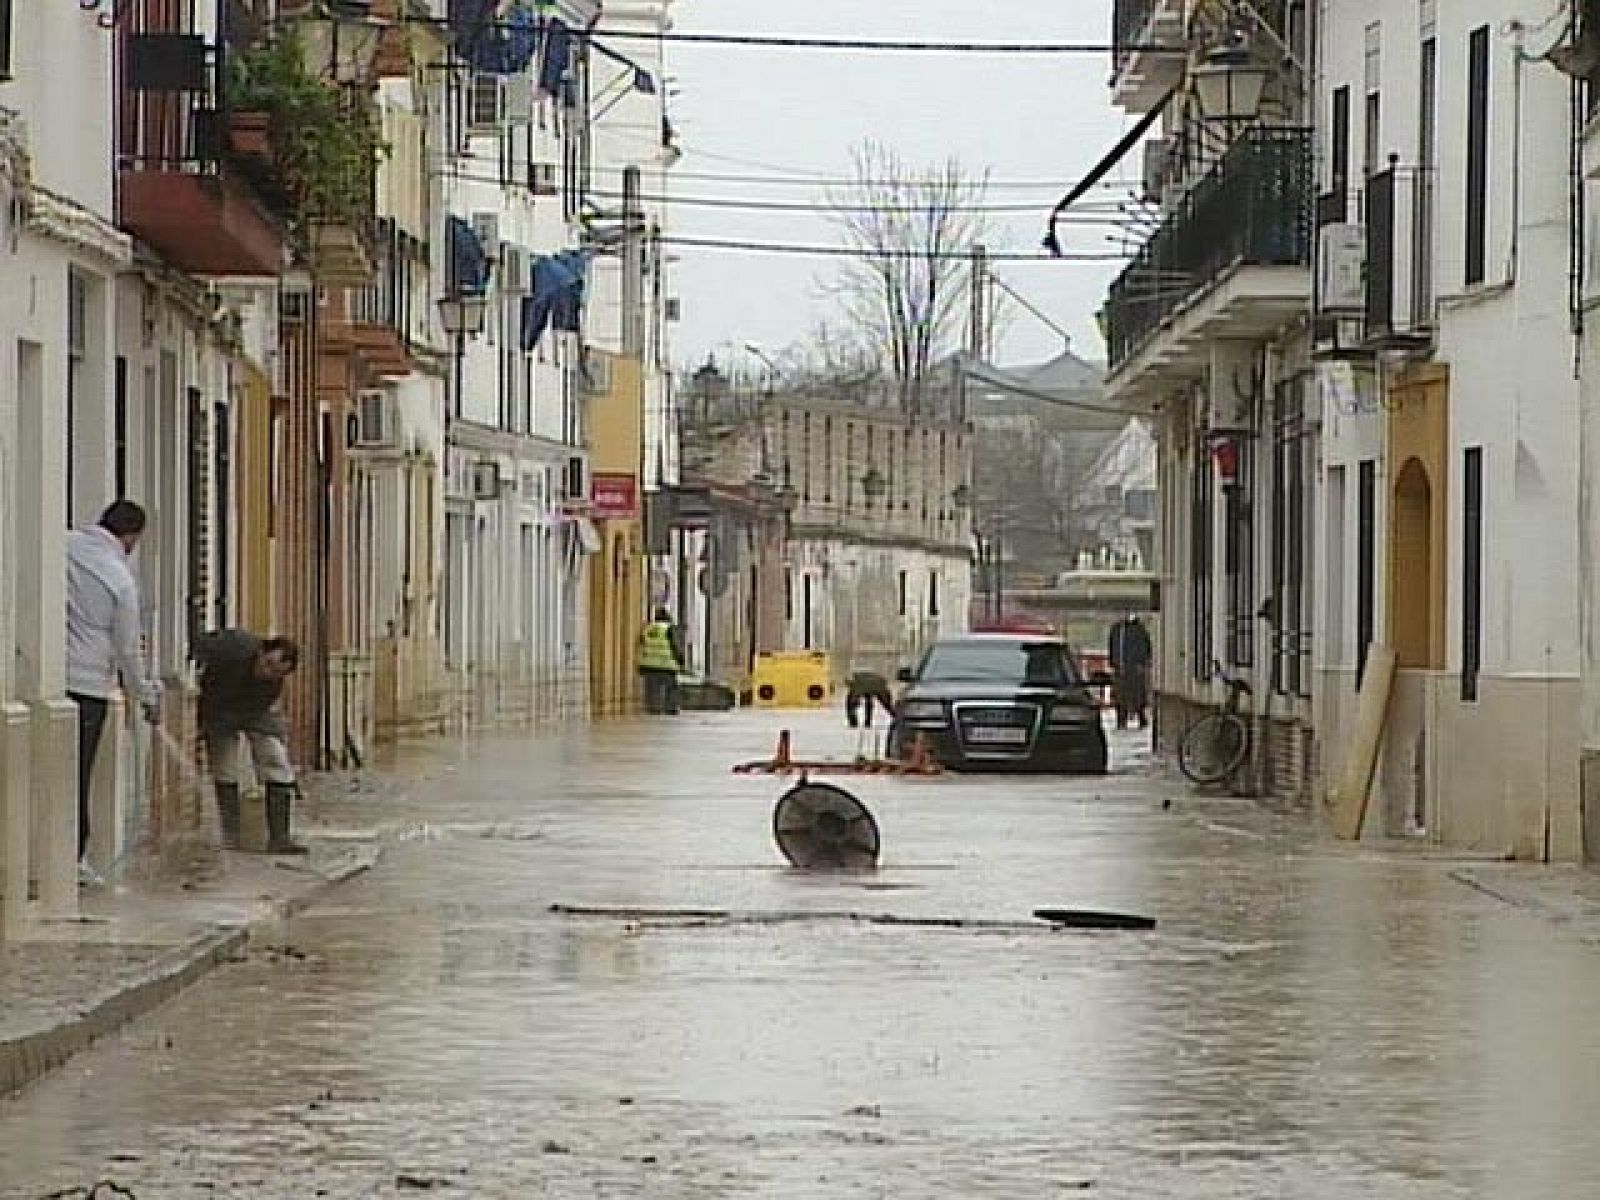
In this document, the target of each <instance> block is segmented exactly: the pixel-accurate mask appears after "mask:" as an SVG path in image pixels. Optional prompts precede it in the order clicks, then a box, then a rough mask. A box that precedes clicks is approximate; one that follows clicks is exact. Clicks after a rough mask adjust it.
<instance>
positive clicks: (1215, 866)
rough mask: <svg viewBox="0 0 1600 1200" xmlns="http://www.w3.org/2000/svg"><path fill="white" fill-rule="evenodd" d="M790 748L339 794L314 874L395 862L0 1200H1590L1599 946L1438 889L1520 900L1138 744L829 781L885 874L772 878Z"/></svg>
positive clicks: (106, 1101) (694, 742)
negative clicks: (1154, 761) (1247, 796)
mask: <svg viewBox="0 0 1600 1200" xmlns="http://www.w3.org/2000/svg"><path fill="white" fill-rule="evenodd" d="M790 723H792V724H793V725H794V728H795V730H796V742H797V745H796V749H797V752H799V753H801V754H805V755H817V754H823V753H827V754H830V755H833V756H845V755H847V754H848V753H849V752H850V751H851V750H852V749H853V742H852V740H851V735H849V734H847V733H846V732H845V731H843V730H842V729H840V728H838V718H837V716H836V715H833V714H829V715H828V716H826V717H823V716H816V717H809V716H808V717H802V718H798V719H794V720H792V721H791V722H790ZM777 726H778V720H777V719H776V718H773V717H771V716H765V717H764V716H761V715H756V714H738V715H731V716H686V717H684V718H682V719H680V720H679V721H678V722H676V723H673V724H664V723H658V724H650V723H644V722H637V723H620V724H615V725H599V726H595V727H593V728H574V729H572V730H569V731H565V732H559V733H557V732H552V733H548V734H543V735H540V736H537V737H529V736H521V737H509V736H508V737H497V738H493V739H489V740H483V741H478V742H474V743H471V744H468V745H463V746H461V747H459V748H458V749H457V751H456V752H455V753H454V754H453V755H447V754H445V753H442V752H440V751H439V750H430V751H428V752H426V753H422V752H419V753H416V754H414V755H411V756H410V757H407V758H406V759H404V760H402V761H398V762H395V763H393V764H390V765H389V766H387V767H386V768H385V769H384V770H383V771H381V772H378V773H375V774H374V775H372V776H370V777H367V778H365V779H364V780H362V781H361V782H359V783H350V784H347V785H339V786H337V787H334V788H332V789H330V790H329V792H328V794H327V795H325V796H324V797H323V798H322V799H321V800H320V801H319V803H318V804H317V805H316V806H315V808H314V812H313V819H314V821H315V824H316V828H315V829H314V830H313V832H314V833H318V834H320V840H321V842H322V843H323V845H322V847H321V849H322V850H324V851H326V850H327V849H329V848H330V847H331V846H334V845H336V844H337V843H338V842H340V841H341V840H353V839H355V838H356V837H357V836H358V831H361V830H364V829H368V828H370V827H373V826H374V825H379V826H382V827H384V828H385V829H386V830H387V834H386V847H387V848H386V850H385V853H384V856H383V858H382V860H381V862H380V863H379V864H378V866H377V867H376V868H375V869H374V870H373V871H371V872H370V873H368V874H366V875H364V876H362V877H360V878H357V879H355V880H354V881H352V882H350V883H347V884H345V885H343V886H342V887H341V888H340V889H339V890H337V891H335V892H333V893H332V894H331V895H330V896H329V897H328V898H327V899H326V900H324V901H323V902H322V903H321V904H319V905H317V906H315V907H313V908H311V909H310V910H309V911H307V912H305V913H303V914H302V915H300V916H298V917H295V918H293V919H291V920H289V921H286V922H285V923H284V924H283V926H282V928H281V929H279V930H277V931H275V932H274V933H273V935H272V936H270V937H267V938H257V939H256V941H255V942H254V944H253V949H252V950H251V952H250V954H249V956H248V958H247V959H246V960H245V961H242V962H238V963H235V964H231V965H227V966H224V967H222V968H221V969H219V970H218V971H216V972H215V973H213V974H211V975H210V976H208V977H207V978H206V979H205V980H204V981H202V982H201V983H199V984H198V985H196V986H194V987H193V988H191V989H189V990H188V991H186V992H184V993H183V994H182V995H180V996H179V997H178V998H177V999H175V1000H174V1001H172V1002H171V1003H169V1004H168V1005H166V1006H165V1007H163V1008H162V1009H160V1010H159V1011H158V1012H157V1013H155V1014H154V1015H153V1016H151V1017H149V1018H146V1019H145V1020H143V1021H141V1022H138V1023H135V1024H134V1025H132V1026H130V1027H128V1028H127V1029H126V1030H125V1031H124V1032H122V1033H121V1034H119V1035H117V1036H115V1037H112V1038H110V1039H107V1040H106V1041H104V1042H102V1043H100V1044H99V1045H98V1046H96V1047H94V1048H93V1049H91V1050H89V1051H88V1052H86V1053H84V1054H83V1055H81V1056H79V1057H77V1058H75V1059H73V1060H72V1061H71V1062H70V1063H69V1064H68V1065H67V1066H66V1067H64V1068H63V1069H61V1070H60V1071H58V1072H56V1073H54V1074H53V1075H51V1076H49V1077H47V1078H46V1079H44V1080H42V1081H40V1082H39V1083H37V1084H35V1085H33V1086H32V1087H30V1088H28V1089H27V1090H25V1091H23V1092H21V1093H19V1094H18V1095H16V1096H14V1097H13V1098H11V1099H9V1100H7V1101H4V1102H0V1194H3V1195H5V1196H8V1197H37V1196H42V1195H44V1194H46V1193H48V1192H50V1191H52V1190H53V1189H60V1188H67V1187H72V1186H82V1185H86V1184H89V1183H91V1182H93V1181H94V1180H96V1179H100V1178H110V1179H114V1180H116V1181H117V1182H118V1183H119V1184H120V1185H122V1186H123V1187H125V1188H127V1189H128V1190H129V1191H131V1192H133V1193H134V1194H135V1195H136V1196H138V1197H139V1198H140V1200H186V1198H190V1197H200V1196H207V1197H210V1196H239V1197H246V1196H248V1197H267V1196H270V1197H283V1198H285V1200H289V1198H293V1200H303V1198H305V1197H312V1196H329V1197H374V1196H393V1195H408V1194H416V1193H418V1192H421V1191H434V1192H436V1193H438V1194H443V1195H462V1196H486V1197H491V1196H492V1197H499V1196H551V1197H564V1198H569V1197H576V1196H612V1197H631V1196H648V1197H652V1198H656V1197H659V1198H663V1200H670V1198H685V1200H688V1198H694V1200H703V1198H708V1197H769V1196H770V1197H776V1196H784V1197H801V1196H804V1197H817V1198H819V1200H820V1198H823V1197H827V1198H830V1200H836V1198H840V1197H851V1198H855V1197H861V1198H866V1197H914V1196H941V1197H951V1198H958V1197H977V1196H994V1197H1008V1198H1017V1197H1042V1196H1052V1195H1068V1194H1075V1193H1080V1192H1083V1193H1088V1194H1092V1195H1096V1196H1103V1197H1118V1198H1121V1197H1127V1198H1130V1200H1131V1198H1134V1197H1140V1198H1146V1197H1153V1196H1183V1197H1204V1198H1207V1200H1210V1198H1222V1197H1240V1198H1243V1197H1251V1198H1260V1200H1266V1198H1268V1197H1272V1198H1280V1197H1308V1198H1309V1197H1316V1198H1318V1200H1324V1198H1340V1197H1351V1198H1354V1197H1374V1196H1377V1197H1396V1198H1413V1197H1414V1198H1427V1200H1435V1198H1447V1197H1448V1198H1455V1197H1477V1196H1485V1197H1487V1196H1519V1197H1530V1198H1531V1197H1544V1196H1549V1197H1555V1196H1573V1195H1580V1194H1584V1193H1585V1192H1586V1190H1587V1189H1589V1188H1591V1187H1592V1180H1593V1179H1595V1178H1596V1177H1600V1149H1597V1148H1596V1146H1595V1143H1594V1140H1593V1138H1592V1136H1590V1133H1591V1131H1592V1129H1593V1127H1594V1126H1595V1124H1596V1122H1597V1121H1600V1082H1597V1079H1596V1076H1595V1072H1594V1068H1593V1064H1594V1063H1595V1062H1596V1061H1600V1057H1597V1056H1600V1031H1597V1027H1596V1024H1595V1022H1594V1021H1593V1020H1592V1017H1591V1015H1590V1014H1591V1013H1592V1009H1593V1000H1592V997H1593V996H1594V995H1595V994H1597V993H1600V950H1597V949H1596V948H1595V947H1594V946H1592V945H1590V944H1588V942H1586V940H1585V939H1584V937H1582V936H1580V934H1581V933H1582V932H1583V926H1582V924H1581V922H1582V920H1583V917H1582V914H1581V913H1568V914H1566V916H1565V919H1564V920H1562V921H1553V920H1549V919H1547V918H1546V917H1545V916H1542V915H1540V914H1538V913H1536V912H1533V911H1529V910H1526V909H1524V908H1521V907H1518V906H1517V905H1516V904H1514V903H1507V902H1506V900H1505V899H1502V898H1500V897H1499V896H1497V895H1494V894H1490V892H1489V891H1488V890H1485V888H1483V887H1473V886H1465V885H1464V884H1463V882H1462V878H1466V877H1467V876H1466V875H1465V874H1464V872H1467V871H1472V870H1482V871H1485V872H1487V873H1490V874H1495V873H1498V872H1501V871H1503V870H1505V868H1499V867H1485V866H1484V865H1482V864H1477V865H1475V866H1474V865H1470V864H1463V863H1461V862H1459V861H1448V860H1445V859H1442V858H1435V857H1428V856H1422V855H1416V854H1410V853H1402V852H1400V851H1398V850H1389V849H1386V848H1382V847H1363V848H1361V849H1359V850H1355V849H1351V848H1348V847H1337V846H1333V845H1330V844H1328V843H1324V842H1320V841H1318V840H1316V839H1314V838H1313V837H1312V836H1311V835H1310V834H1309V833H1308V832H1307V831H1306V830H1305V829H1304V827H1303V825H1302V824H1301V823H1300V822H1299V821H1297V820H1293V819H1289V818H1280V817H1274V816H1271V815H1269V814H1266V813H1263V812H1261V811H1260V810H1258V809H1256V808H1254V807H1253V806H1251V805H1248V804H1245V803H1243V802H1235V801H1219V800H1205V801H1202V800H1198V799H1195V798H1192V797H1190V796H1189V795H1188V794H1187V793H1186V792H1184V791H1182V790H1181V789H1179V788H1177V787H1175V786H1174V785H1171V784H1168V783H1166V782H1165V781H1163V780H1161V779H1159V778H1158V777H1157V776H1155V775H1154V774H1153V773H1150V772H1149V771H1148V770H1146V769H1145V767H1146V764H1145V763H1144V762H1143V761H1142V760H1141V758H1140V756H1139V754H1138V752H1137V751H1136V750H1135V749H1134V748H1133V746H1132V744H1131V742H1128V741H1126V740H1122V741H1120V742H1119V744H1118V745H1117V747H1116V751H1117V757H1118V760H1119V767H1120V769H1119V773H1118V774H1116V775H1114V776H1113V777H1112V778H1110V779H1104V780H1070V781H1062V780H1056V779H1036V780H1014V779H993V778H960V779H943V780H934V781H897V780H892V779H882V778H879V779H867V780H859V781H848V780H846V781H843V782H845V784H846V786H849V787H850V788H851V789H852V790H854V791H856V792H857V794H859V795H860V796H861V797H862V798H863V799H864V800H865V801H866V802H867V803H868V804H869V805H870V806H871V807H872V809H873V810H874V812H875V813H876V815H877V816H878V818H879V821H880V824H881V825H882V828H883V833H884V841H885V865H884V868H883V870H881V871H880V872H879V873H878V874H877V875H875V876H873V877H871V878H821V877H809V876H804V875H800V874H797V873H795V872H792V871H789V870H787V869H785V868H783V867H782V866H781V865H780V860H779V858H778V856H777V853H776V851H775V849H774V847H773V845H772V841H771V833H770V821H771V808H772V804H773V802H774V801H775V800H776V799H777V797H778V795H779V794H780V793H781V792H782V791H783V790H784V786H785V785H783V784H782V783H780V782H778V781H775V780H772V779H769V778H760V777H757V778H749V779H737V778H735V777H733V776H732V775H730V773H729V770H728V768H729V766H730V765H731V764H732V763H734V762H735V761H738V760H741V759H753V758H759V757H761V756H762V755H763V754H765V753H767V752H768V751H769V750H770V747H771V744H772V741H773V739H774V735H775V732H776V728H777ZM1167 797H1171V798H1173V800H1174V803H1173V806H1172V808H1171V809H1170V810H1165V809H1164V808H1163V799H1164V798H1167ZM557 904H559V905H571V906H596V907H602V906H604V907H610V906H616V907H642V908H652V909H655V908H661V909H686V908H687V909H697V910H700V909H713V910H725V911H726V912H728V913H729V914H731V919H719V918H716V917H709V916H702V917H697V918H693V919H687V918H686V919H650V920H637V919H635V920H628V919H603V918H596V917H584V918H577V917H571V916H564V915H560V914H557V913H553V912H552V911H551V906H552V905H557ZM1045 905H1053V906H1076V907H1096V908H1112V909H1122V910H1127V911H1132V912H1142V913H1148V914H1150V915H1152V916H1156V917H1158V918H1159V919H1160V921H1161V925H1160V928H1159V929H1158V930H1157V931H1156V932H1155V933H1153V934H1135V935H1083V934H1069V933H1057V932H1052V931H1050V930H1048V929H1045V928H1043V927H1042V926H1040V927H1034V926H1032V925H1030V923H1029V922H1030V913H1031V912H1032V910H1033V909H1034V908H1037V907H1040V906H1045ZM849 914H893V915H896V916H901V917H951V918H965V919H969V920H972V921H976V922H993V923H994V925H993V926H992V927H987V928H985V927H979V928H928V927H915V926H911V927H907V926H885V925H874V924H869V923H866V922H862V921H859V920H852V919H850V917H849ZM780 915H782V916H784V917H786V918H789V919H785V920H782V921H777V920H773V919H771V918H775V917H777V916H780Z"/></svg>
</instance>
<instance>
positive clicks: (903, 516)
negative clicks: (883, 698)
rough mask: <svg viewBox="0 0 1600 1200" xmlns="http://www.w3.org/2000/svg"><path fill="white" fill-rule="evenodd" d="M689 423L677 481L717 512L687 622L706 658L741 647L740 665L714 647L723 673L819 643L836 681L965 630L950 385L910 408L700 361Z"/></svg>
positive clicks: (873, 390)
mask: <svg viewBox="0 0 1600 1200" xmlns="http://www.w3.org/2000/svg"><path fill="white" fill-rule="evenodd" d="M683 420H684V425H683V434H682V446H683V471H682V474H683V481H684V489H685V491H686V493H688V494H690V495H693V494H694V493H695V491H696V489H698V493H699V495H700V496H703V497H705V498H706V503H708V504H709V506H710V507H711V508H712V509H713V510H714V511H715V513H716V516H715V517H714V518H713V519H712V520H711V521H710V528H711V530H712V535H711V537H710V539H709V541H708V543H707V545H706V546H705V548H704V550H703V556H704V562H705V565H706V566H707V568H708V571H707V572H706V573H705V574H704V575H703V576H702V578H703V580H704V586H705V587H706V588H707V589H709V591H710V594H711V596H712V602H711V603H710V604H709V605H708V607H707V608H706V610H705V612H704V625H703V627H702V628H701V629H698V630H696V629H694V628H691V629H689V631H688V633H689V638H690V640H691V642H694V641H697V640H698V642H699V643H700V646H701V648H702V649H701V651H700V652H701V653H703V652H704V651H703V648H704V647H712V648H713V649H715V648H718V647H724V648H725V647H727V646H729V645H730V644H733V645H737V646H738V647H739V648H740V650H741V652H742V653H743V655H744V656H745V661H741V662H731V661H729V660H728V658H727V657H726V655H725V654H717V653H713V654H710V655H708V661H709V663H710V664H711V665H712V666H714V667H715V668H716V669H718V670H721V671H723V672H730V671H731V672H737V678H734V677H728V676H727V675H726V674H725V675H724V677H723V682H726V683H730V684H734V685H736V686H737V685H738V684H740V683H741V682H742V680H743V678H744V677H745V675H746V674H747V673H748V669H749V665H750V662H751V661H753V656H754V655H755V654H756V653H759V652H762V651H767V650H778V649H789V650H801V649H812V650H822V651H826V652H828V653H830V654H831V655H832V656H833V660H834V668H835V671H836V673H838V674H839V675H840V676H842V675H843V674H844V673H846V672H848V671H849V670H850V669H852V668H856V667H865V668H870V669H873V670H878V671H883V672H889V671H892V670H894V669H895V667H897V666H899V665H901V664H903V663H906V662H907V661H908V660H910V659H911V658H913V657H914V656H915V655H916V654H918V653H919V652H920V651H921V649H922V647H923V646H924V645H926V644H927V642H928V641H930V640H932V639H933V638H935V637H938V636H939V635H941V634H944V633H948V632H954V631H958V630H961V629H964V628H965V627H966V621H967V610H968V603H969V598H970V594H971V547H972V538H971V525H970V518H969V514H968V512H967V510H966V507H965V505H966V504H967V503H968V499H969V497H970V495H971V478H972V439H971V431H970V429H969V428H968V426H967V425H966V423H965V422H964V421H963V420H962V419H961V415H960V397H959V393H958V391H957V390H956V389H955V388H954V387H953V386H948V385H947V386H944V387H936V388H934V389H932V390H931V393H930V398H929V399H928V400H927V401H926V402H925V403H924V404H923V405H922V406H921V408H920V409H918V410H917V411H908V410H906V409H903V408H901V407H899V405H898V404H897V403H896V402H895V400H894V398H893V394H892V392H891V390H890V389H889V388H888V387H886V386H885V385H884V384H883V383H881V382H879V381H875V380H859V381H855V382H836V383H832V384H819V385H813V386H807V387H805V388H803V389H800V388H796V389H795V390H792V391H775V392H771V393H759V394H758V393H756V392H754V391H753V390H751V389H749V388H746V387H743V386H742V385H740V384H737V383H736V382H734V381H730V380H728V379H727V378H726V377H725V376H723V375H722V374H721V372H719V371H717V370H716V369H715V368H714V367H711V366H708V367H707V368H706V369H704V370H702V371H701V372H700V373H699V375H697V376H696V378H695V381H694V383H693V384H692V385H691V386H690V388H689V395H688V396H687V398H686V399H685V400H684V414H683ZM780 512H781V513H782V516H783V519H782V524H781V527H780V530H778V531H775V530H774V526H773V520H774V517H775V515H776V514H778V513H780ZM685 524H687V522H685ZM776 532H781V541H777V542H775V541H774V537H775V533H776ZM730 541H732V542H735V543H737V544H735V545H733V546H731V547H730V545H729V542H730ZM780 547H781V554H780V553H778V551H779V549H780ZM780 563H781V571H779V570H778V569H777V568H778V566H779V564H780ZM734 631H738V633H737V634H735V632H734ZM695 653H696V651H695V650H691V657H693V656H694V655H695Z"/></svg>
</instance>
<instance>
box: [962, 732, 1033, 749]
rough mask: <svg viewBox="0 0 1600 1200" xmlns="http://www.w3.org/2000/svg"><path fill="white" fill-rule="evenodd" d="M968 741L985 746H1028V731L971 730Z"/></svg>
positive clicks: (968, 733)
mask: <svg viewBox="0 0 1600 1200" xmlns="http://www.w3.org/2000/svg"><path fill="white" fill-rule="evenodd" d="M967 740H968V741H969V742H973V743H977V744H980V745H985V746H1025V745H1027V744H1028V731H1027V730H1026V729H985V728H982V727H980V728H977V729H969V730H967Z"/></svg>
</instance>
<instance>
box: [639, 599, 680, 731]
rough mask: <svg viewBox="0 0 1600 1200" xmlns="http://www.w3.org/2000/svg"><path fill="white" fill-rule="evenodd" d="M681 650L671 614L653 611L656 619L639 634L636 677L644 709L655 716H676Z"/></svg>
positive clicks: (663, 611)
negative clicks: (640, 679) (641, 688)
mask: <svg viewBox="0 0 1600 1200" xmlns="http://www.w3.org/2000/svg"><path fill="white" fill-rule="evenodd" d="M682 669H683V647H682V646H681V645H680V644H679V642H678V630H677V627H676V626H674V625H673V623H672V615H671V614H670V613H668V612H667V610H666V609H664V608H658V609H656V615H655V619H654V620H653V621H651V622H650V623H649V624H648V625H646V626H645V627H644V630H643V631H642V632H641V633H640V634H639V674H640V675H641V676H642V677H643V679H644V710H645V712H647V713H652V714H654V715H656V716H676V715H677V713H678V672H679V671H681V670H682Z"/></svg>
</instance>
